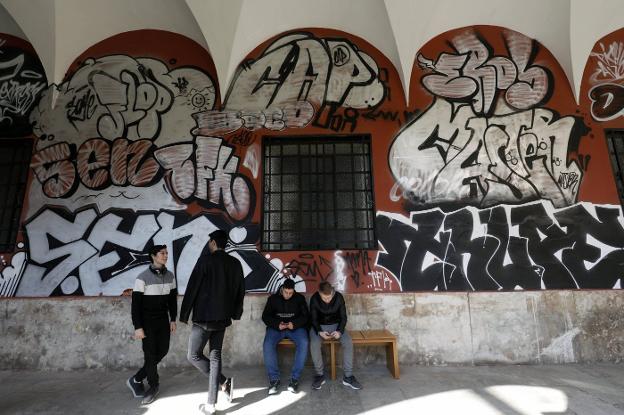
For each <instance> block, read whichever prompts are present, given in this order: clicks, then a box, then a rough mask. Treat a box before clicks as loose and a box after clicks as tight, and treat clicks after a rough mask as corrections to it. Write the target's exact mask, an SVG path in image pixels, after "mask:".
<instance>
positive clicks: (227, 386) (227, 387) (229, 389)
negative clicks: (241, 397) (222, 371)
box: [221, 378, 234, 402]
mask: <svg viewBox="0 0 624 415" xmlns="http://www.w3.org/2000/svg"><path fill="white" fill-rule="evenodd" d="M221 390H222V391H223V392H225V396H227V400H228V402H232V397H233V396H234V378H225V382H223V385H221Z"/></svg>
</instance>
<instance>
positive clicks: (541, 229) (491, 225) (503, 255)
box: [376, 202, 624, 291]
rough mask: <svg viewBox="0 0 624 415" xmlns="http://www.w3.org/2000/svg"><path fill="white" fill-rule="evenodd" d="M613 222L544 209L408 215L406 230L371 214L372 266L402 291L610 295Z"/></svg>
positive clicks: (614, 216)
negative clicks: (374, 236)
mask: <svg viewBox="0 0 624 415" xmlns="http://www.w3.org/2000/svg"><path fill="white" fill-rule="evenodd" d="M594 212H595V213H594ZM621 219H622V212H621V209H619V208H616V207H607V206H590V205H588V206H586V205H584V204H577V205H574V206H571V207H568V208H562V209H559V210H557V209H554V208H553V206H552V204H550V203H549V202H535V203H531V204H527V205H523V206H505V207H503V206H498V207H495V208H491V209H482V210H479V209H476V208H462V209H460V210H457V211H454V212H451V213H443V212H442V211H440V210H433V211H425V212H413V213H412V215H411V223H410V221H409V220H408V219H407V218H400V217H398V216H397V215H386V214H378V216H377V222H376V225H377V231H378V237H379V242H380V243H381V245H382V248H383V249H382V250H381V251H380V253H379V256H378V259H377V264H376V265H378V266H381V267H384V268H386V269H387V270H389V271H390V272H392V273H393V274H394V275H395V276H396V277H397V279H398V280H399V281H400V283H401V287H402V289H403V290H404V291H414V290H432V289H438V290H501V289H504V290H513V289H546V288H547V289H564V288H613V287H614V286H615V284H616V283H617V281H618V279H620V278H621V277H622V273H623V272H624V228H623V227H622V222H621ZM512 229H513V232H512ZM516 232H517V234H514V233H516Z"/></svg>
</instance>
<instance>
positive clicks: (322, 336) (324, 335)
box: [319, 331, 331, 340]
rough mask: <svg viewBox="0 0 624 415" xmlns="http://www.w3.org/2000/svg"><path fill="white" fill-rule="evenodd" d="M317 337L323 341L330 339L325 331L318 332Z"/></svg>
mask: <svg viewBox="0 0 624 415" xmlns="http://www.w3.org/2000/svg"><path fill="white" fill-rule="evenodd" d="M319 336H321V338H322V339H323V340H329V339H331V335H330V334H329V333H328V332H326V331H319Z"/></svg>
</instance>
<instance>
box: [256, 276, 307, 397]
mask: <svg viewBox="0 0 624 415" xmlns="http://www.w3.org/2000/svg"><path fill="white" fill-rule="evenodd" d="M262 321H264V324H266V325H267V329H266V334H265V335H264V344H263V347H262V350H263V352H264V365H265V366H266V369H267V374H268V376H269V395H273V394H276V393H277V392H278V391H279V385H280V373H279V366H278V363H277V343H279V342H280V340H282V339H284V338H288V339H291V340H292V341H293V342H294V343H295V347H296V351H295V362H294V363H293V368H292V373H291V376H290V383H289V384H288V390H289V391H291V392H292V393H297V392H298V391H299V377H300V376H301V371H302V370H303V365H304V364H305V360H306V357H307V355H308V333H307V324H308V305H307V304H306V299H305V297H304V296H303V295H301V294H299V293H297V292H295V282H294V281H293V280H291V279H287V280H286V281H284V283H283V284H282V287H281V288H280V290H279V293H275V294H273V295H271V296H270V297H269V299H268V300H267V303H266V306H265V307H264V311H263V312H262Z"/></svg>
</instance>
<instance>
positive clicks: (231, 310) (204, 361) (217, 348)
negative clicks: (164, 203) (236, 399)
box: [180, 230, 245, 413]
mask: <svg viewBox="0 0 624 415" xmlns="http://www.w3.org/2000/svg"><path fill="white" fill-rule="evenodd" d="M227 240H228V236H227V233H225V231H222V230H216V231H214V232H212V233H211V234H210V240H209V241H208V249H209V250H210V255H203V256H202V257H200V259H199V260H198V261H197V264H196V265H195V268H194V269H193V272H192V273H191V277H190V278H189V282H188V285H187V287H186V292H185V293H184V300H183V301H182V307H181V309H180V321H181V322H183V323H187V321H188V318H189V315H190V313H191V311H193V327H192V329H191V335H190V337H189V347H188V356H187V358H188V360H189V362H191V364H192V365H193V366H195V367H196V368H197V369H199V371H200V372H202V373H203V374H204V375H205V376H206V377H208V379H209V383H208V385H209V386H208V402H207V405H206V406H205V408H204V409H205V411H206V412H208V413H214V412H215V411H216V409H215V404H216V403H217V392H218V386H219V385H220V386H221V390H222V391H224V392H225V393H226V395H227V398H228V400H229V401H231V400H232V393H233V388H234V385H233V379H232V378H226V377H225V376H223V374H222V373H221V348H222V346H223V337H224V336H225V329H226V327H228V326H230V325H231V324H232V319H234V320H240V318H241V316H242V314H243V298H244V296H245V279H244V277H243V269H242V267H241V264H240V262H239V261H238V260H237V259H236V258H234V257H232V256H230V255H228V254H227V253H226V252H225V251H224V249H225V246H226V244H227ZM208 342H209V343H210V345H209V350H210V351H209V353H208V358H206V356H205V355H204V347H205V346H206V343H208Z"/></svg>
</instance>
